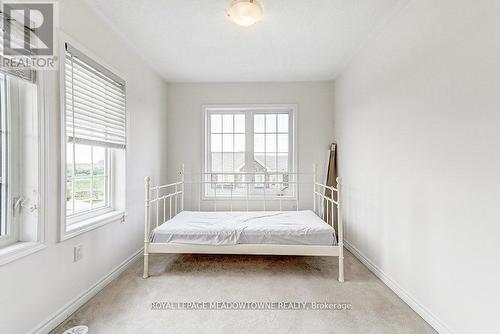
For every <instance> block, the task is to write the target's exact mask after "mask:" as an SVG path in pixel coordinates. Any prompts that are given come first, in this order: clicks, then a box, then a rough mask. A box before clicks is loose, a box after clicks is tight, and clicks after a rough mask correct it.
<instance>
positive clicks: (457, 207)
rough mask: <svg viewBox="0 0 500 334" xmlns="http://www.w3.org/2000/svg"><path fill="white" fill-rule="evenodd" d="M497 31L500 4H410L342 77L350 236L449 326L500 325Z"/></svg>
mask: <svg viewBox="0 0 500 334" xmlns="http://www.w3.org/2000/svg"><path fill="white" fill-rule="evenodd" d="M499 31H500V2H499V1H497V0H477V1H469V0H458V1H457V0H442V1H431V0H419V1H417V0H413V1H410V2H409V4H408V5H407V6H406V7H405V8H403V9H402V11H401V12H400V13H399V14H398V15H397V16H395V17H394V18H393V19H392V20H391V21H390V22H388V24H387V25H386V26H385V27H384V28H382V29H381V30H380V31H379V32H378V34H376V35H375V37H374V38H373V39H371V41H370V42H368V43H367V44H366V45H365V46H364V47H363V48H362V49H361V51H360V52H359V53H358V55H357V56H356V57H355V59H354V60H353V61H352V62H351V63H350V65H349V66H348V68H347V69H346V70H345V71H344V72H343V73H342V75H341V77H340V78H339V79H338V80H337V82H336V85H335V131H336V132H335V133H336V137H337V140H338V144H339V154H340V157H339V160H340V162H339V168H340V174H341V175H342V177H343V179H344V184H345V192H344V194H345V209H346V212H345V218H346V221H345V225H346V226H347V231H346V232H347V239H348V240H349V242H350V244H351V245H352V246H354V247H356V248H357V249H358V250H359V251H360V252H361V253H362V254H364V255H365V256H366V258H368V260H370V261H371V262H372V263H373V264H374V265H375V266H377V267H378V268H379V269H380V270H381V271H382V272H383V273H385V275H386V276H387V277H388V278H389V279H392V281H393V282H394V283H395V284H396V285H399V287H400V288H402V289H404V290H406V292H407V293H408V294H409V295H410V296H412V297H413V298H414V301H415V302H417V303H419V304H420V306H422V307H423V308H424V309H425V310H427V311H428V312H429V314H427V320H429V321H431V322H433V324H434V325H435V326H437V327H438V328H439V329H440V330H441V331H442V332H443V333H444V332H446V329H445V326H447V327H448V329H449V330H451V331H452V332H455V333H493V332H498V321H497V320H498V300H499V299H500V295H499V291H500V289H499V288H498V282H499V281H500V266H499V265H498V255H499V254H500V246H499V245H500V243H499V242H498V237H499V235H500V210H499V209H498V207H499V204H498V202H499V200H500V177H499V171H500V150H499V147H500V109H499V108H500V39H499ZM346 275H347V280H349V271H347V274H346ZM429 315H433V316H434V317H436V319H438V320H436V319H432V318H431V316H429ZM438 321H441V323H438Z"/></svg>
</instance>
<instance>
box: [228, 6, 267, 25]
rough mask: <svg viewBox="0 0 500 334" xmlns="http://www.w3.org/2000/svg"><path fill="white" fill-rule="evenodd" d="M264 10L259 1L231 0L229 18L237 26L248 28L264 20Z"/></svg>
mask: <svg viewBox="0 0 500 334" xmlns="http://www.w3.org/2000/svg"><path fill="white" fill-rule="evenodd" d="M263 14H264V10H263V8H262V5H261V4H260V2H259V1H257V0H231V2H230V3H229V8H228V10H227V16H229V18H230V19H231V20H232V21H233V22H234V23H236V24H239V25H240V26H244V27H248V26H251V25H253V24H255V23H257V22H259V21H260V20H261V19H262V16H263Z"/></svg>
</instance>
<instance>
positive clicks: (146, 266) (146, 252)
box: [142, 176, 151, 278]
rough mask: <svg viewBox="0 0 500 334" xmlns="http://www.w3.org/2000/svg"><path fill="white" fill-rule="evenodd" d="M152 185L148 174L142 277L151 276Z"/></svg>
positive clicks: (145, 183) (146, 180) (145, 184)
mask: <svg viewBox="0 0 500 334" xmlns="http://www.w3.org/2000/svg"><path fill="white" fill-rule="evenodd" d="M150 187H151V178H150V177H149V176H148V177H146V178H145V179H144V197H145V201H144V273H143V275H142V278H148V277H149V234H150V232H151V229H150V225H149V218H150V217H149V206H150V202H149V194H150V189H151V188H150Z"/></svg>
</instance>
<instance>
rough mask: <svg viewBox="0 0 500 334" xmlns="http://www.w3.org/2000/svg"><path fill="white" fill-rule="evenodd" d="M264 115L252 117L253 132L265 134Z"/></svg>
mask: <svg viewBox="0 0 500 334" xmlns="http://www.w3.org/2000/svg"><path fill="white" fill-rule="evenodd" d="M264 122H265V120H264V115H254V117H253V131H254V132H259V133H263V132H265V128H264Z"/></svg>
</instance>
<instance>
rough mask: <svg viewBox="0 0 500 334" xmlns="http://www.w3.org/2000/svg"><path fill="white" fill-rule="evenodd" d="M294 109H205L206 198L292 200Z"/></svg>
mask: <svg viewBox="0 0 500 334" xmlns="http://www.w3.org/2000/svg"><path fill="white" fill-rule="evenodd" d="M295 110H296V106H293V105H284V106H274V105H270V106H254V107H252V106H248V107H232V106H222V107H218V106H207V107H205V122H206V130H205V131H206V133H205V172H206V174H205V175H206V178H205V182H207V184H206V186H205V187H204V196H205V197H216V196H217V197H219V196H220V197H247V196H248V197H249V198H261V197H263V196H266V198H267V197H268V198H269V199H271V198H273V197H274V198H283V197H285V198H286V197H294V196H295V195H296V192H295V188H296V187H295V178H296V177H295V174H294V173H295V165H296V164H295V144H294V124H295V123H294V118H295Z"/></svg>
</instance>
